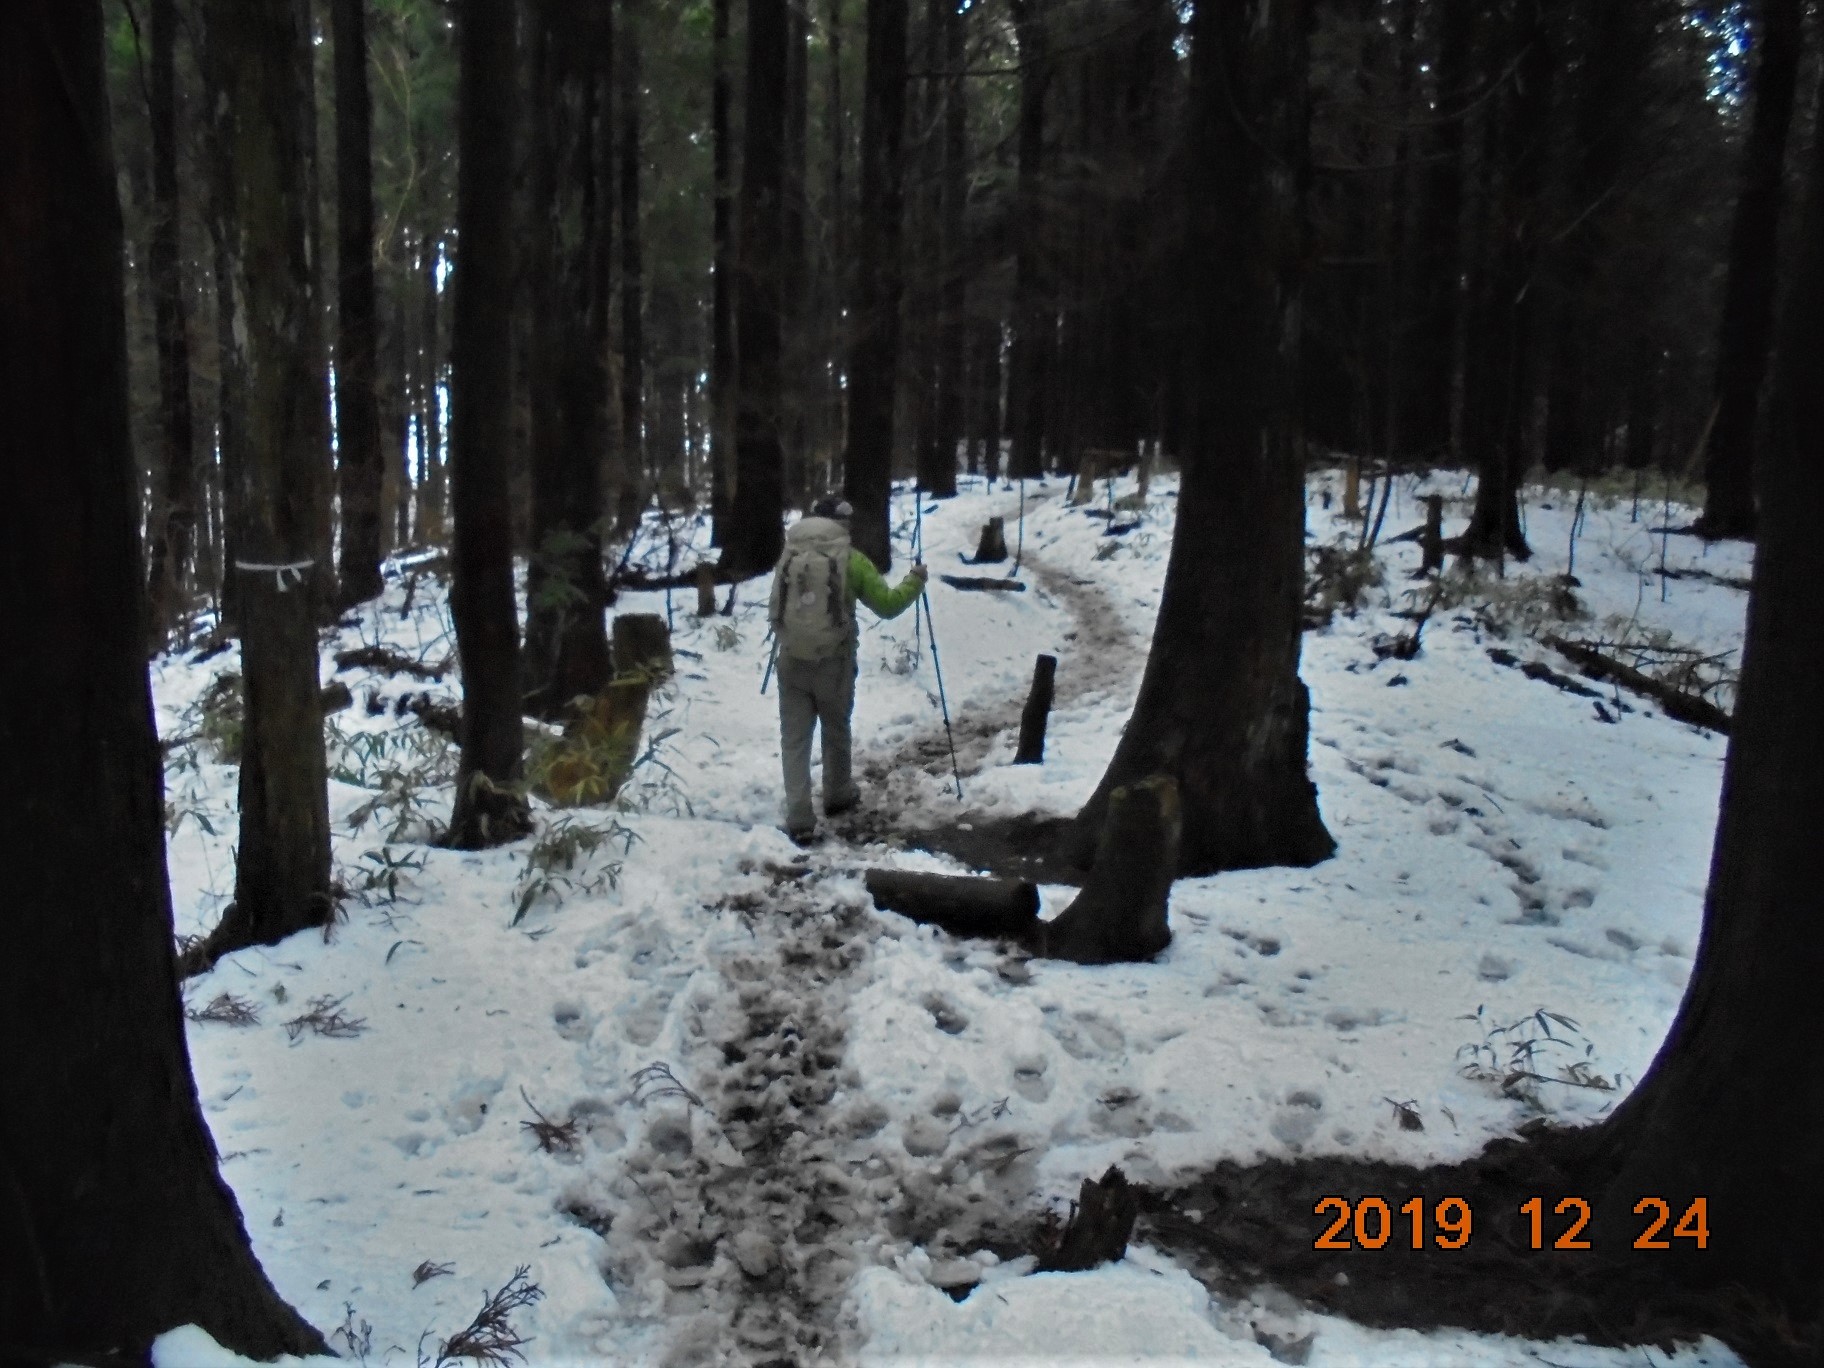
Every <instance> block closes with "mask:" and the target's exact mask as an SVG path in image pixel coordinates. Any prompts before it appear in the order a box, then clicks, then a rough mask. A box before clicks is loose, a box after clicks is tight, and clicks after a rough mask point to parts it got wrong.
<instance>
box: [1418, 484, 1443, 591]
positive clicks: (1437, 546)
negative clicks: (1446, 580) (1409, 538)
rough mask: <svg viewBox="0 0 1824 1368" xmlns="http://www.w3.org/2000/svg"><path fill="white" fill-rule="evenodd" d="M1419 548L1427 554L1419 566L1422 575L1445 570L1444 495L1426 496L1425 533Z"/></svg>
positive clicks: (1421, 536) (1420, 538) (1421, 537)
mask: <svg viewBox="0 0 1824 1368" xmlns="http://www.w3.org/2000/svg"><path fill="white" fill-rule="evenodd" d="M1419 546H1420V548H1421V549H1422V550H1423V551H1424V553H1425V560H1424V562H1423V564H1421V565H1420V566H1419V573H1420V574H1421V575H1428V574H1430V573H1431V572H1432V571H1434V570H1442V569H1443V568H1444V496H1443V495H1442V494H1427V495H1426V496H1425V531H1424V532H1423V533H1422V534H1421V535H1420V537H1419Z"/></svg>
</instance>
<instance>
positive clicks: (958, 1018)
mask: <svg viewBox="0 0 1824 1368" xmlns="http://www.w3.org/2000/svg"><path fill="white" fill-rule="evenodd" d="M924 1008H925V1010H926V1011H927V1012H929V1013H931V1020H932V1021H933V1022H935V1023H936V1025H937V1029H938V1030H940V1031H942V1032H943V1033H944V1034H945V1035H961V1034H962V1033H963V1032H964V1031H966V1030H968V1029H969V1017H968V1015H967V1014H966V1013H964V1012H963V1011H962V1010H961V1009H959V1008H958V1007H957V1005H956V1004H955V1003H953V1002H951V1001H950V1000H949V999H948V998H946V997H944V996H943V995H942V994H939V993H931V994H928V995H927V996H926V997H925V999H924Z"/></svg>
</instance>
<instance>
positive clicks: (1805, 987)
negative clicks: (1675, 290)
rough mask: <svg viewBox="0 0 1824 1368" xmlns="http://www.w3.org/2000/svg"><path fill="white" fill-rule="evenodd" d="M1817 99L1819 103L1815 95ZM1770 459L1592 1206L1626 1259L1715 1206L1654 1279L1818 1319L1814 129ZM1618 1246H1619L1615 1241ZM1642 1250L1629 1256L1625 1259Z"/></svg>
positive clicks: (1822, 312) (1822, 633) (1821, 468)
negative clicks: (1674, 957) (1650, 1216)
mask: <svg viewBox="0 0 1824 1368" xmlns="http://www.w3.org/2000/svg"><path fill="white" fill-rule="evenodd" d="M1820 109H1821V110H1824V100H1821V101H1820ZM1783 318H1784V322H1783V326H1782V330H1781V338H1780V346H1779V354H1778V361H1777V375H1776V383H1775V387H1774V391H1773V402H1772V404H1771V405H1770V409H1769V422H1768V428H1767V448H1766V460H1765V464H1764V465H1763V467H1762V471H1761V473H1762V478H1763V481H1764V483H1763V485H1762V489H1763V492H1764V495H1765V497H1764V499H1763V501H1762V505H1761V525H1760V546H1759V552H1758V554H1757V555H1756V557H1755V564H1754V581H1753V587H1752V589H1751V590H1750V591H1749V597H1748V631H1747V637H1746V639H1745V641H1744V643H1743V648H1742V676H1741V684H1740V687H1739V689H1738V691H1737V703H1736V709H1735V720H1734V731H1733V733H1732V735H1731V736H1730V740H1729V751H1728V755H1727V757H1726V758H1725V760H1724V763H1723V789H1722V806H1721V811H1720V814H1719V817H1718V821H1717V828H1716V844H1715V847H1714V850H1713V853H1712V856H1711V863H1710V884H1709V890H1708V893H1707V895H1706V897H1705V900H1704V922H1703V931H1702V934H1701V936H1700V938H1699V941H1698V948H1697V959H1696V962H1695V964H1694V965H1693V966H1692V972H1691V980H1690V983H1689V985H1688V987H1687V988H1686V991H1685V998H1684V1001H1683V1003H1682V1004H1681V1005H1680V1007H1679V1011H1678V1015H1677V1017H1676V1018H1675V1019H1674V1020H1673V1023H1672V1029H1671V1031H1670V1032H1669V1033H1668V1035H1667V1037H1666V1040H1665V1043H1664V1044H1663V1045H1662V1046H1661V1047H1660V1050H1659V1054H1658V1055H1657V1056H1656V1058H1655V1059H1654V1062H1653V1064H1652V1066H1651V1067H1650V1068H1649V1069H1648V1070H1647V1073H1646V1076H1645V1077H1644V1078H1642V1079H1641V1081H1640V1084H1639V1086H1638V1087H1636V1088H1635V1090H1634V1091H1633V1092H1632V1093H1631V1094H1630V1095H1629V1096H1628V1098H1627V1099H1626V1100H1625V1101H1624V1102H1623V1103H1622V1105H1621V1106H1620V1107H1619V1108H1618V1109H1617V1111H1616V1113H1615V1115H1614V1117H1613V1118H1612V1119H1611V1120H1610V1121H1609V1122H1608V1123H1606V1125H1605V1126H1604V1127H1603V1129H1602V1131H1600V1132H1598V1135H1599V1136H1600V1137H1601V1138H1602V1139H1603V1141H1604V1142H1605V1144H1606V1146H1607V1148H1608V1149H1609V1151H1610V1152H1611V1153H1613V1154H1614V1155H1616V1156H1617V1157H1618V1160H1619V1169H1618V1171H1617V1172H1616V1173H1615V1176H1614V1178H1613V1180H1612V1181H1611V1182H1610V1184H1609V1188H1608V1192H1607V1194H1606V1195H1605V1196H1604V1197H1603V1198H1602V1199H1600V1200H1593V1201H1592V1205H1593V1207H1594V1208H1595V1211H1596V1213H1597V1226H1596V1230H1595V1235H1594V1239H1595V1241H1596V1247H1597V1248H1598V1249H1599V1250H1600V1249H1603V1248H1605V1242H1604V1235H1605V1232H1606V1233H1607V1234H1608V1236H1609V1239H1608V1241H1607V1244H1606V1247H1608V1248H1610V1249H1614V1250H1619V1251H1627V1250H1628V1249H1629V1245H1630V1242H1631V1240H1632V1238H1633V1235H1634V1234H1635V1233H1637V1231H1636V1228H1635V1225H1634V1224H1633V1221H1634V1218H1633V1217H1632V1214H1631V1213H1632V1211H1633V1208H1634V1204H1635V1203H1636V1202H1637V1201H1639V1199H1640V1197H1641V1195H1642V1194H1651V1195H1653V1196H1657V1197H1659V1198H1661V1199H1663V1200H1664V1201H1665V1202H1667V1203H1668V1204H1670V1206H1671V1209H1672V1211H1673V1212H1674V1213H1678V1212H1682V1211H1684V1210H1685V1209H1686V1206H1687V1204H1688V1203H1690V1202H1691V1201H1692V1200H1693V1199H1695V1198H1697V1197H1704V1198H1706V1199H1707V1201H1708V1209H1709V1225H1710V1238H1709V1241H1708V1248H1705V1249H1703V1250H1701V1251H1699V1250H1697V1249H1695V1247H1694V1242H1693V1241H1690V1240H1680V1239H1674V1240H1672V1241H1671V1245H1672V1249H1671V1250H1670V1251H1668V1252H1665V1253H1661V1254H1656V1255H1655V1256H1654V1269H1655V1275H1656V1276H1658V1274H1659V1271H1660V1270H1662V1269H1663V1270H1664V1274H1665V1276H1667V1277H1671V1278H1676V1279H1679V1280H1682V1281H1690V1282H1698V1283H1703V1284H1706V1285H1709V1286H1727V1285H1730V1284H1739V1285H1740V1286H1742V1287H1745V1288H1748V1289H1750V1290H1752V1291H1754V1292H1757V1293H1762V1294H1765V1295H1767V1296H1769V1297H1771V1298H1772V1299H1773V1300H1775V1301H1776V1302H1778V1303H1783V1304H1785V1305H1786V1306H1789V1307H1794V1308H1797V1307H1804V1306H1810V1307H1811V1308H1812V1314H1813V1315H1815V1314H1816V1306H1817V1300H1816V1299H1817V1295H1818V1289H1819V1283H1820V1278H1821V1277H1824V1244H1821V1243H1820V1242H1819V1241H1818V1240H1817V1239H1815V1238H1812V1237H1811V1232H1815V1231H1816V1230H1817V1229H1818V1228H1819V1223H1820V1222H1821V1221H1824V1157H1821V1154H1820V1150H1819V1148H1818V1143H1817V1139H1818V1133H1819V1129H1820V1126H1821V1125H1824V1061H1821V1060H1820V1058H1819V1056H1818V1055H1817V1053H1816V1051H1811V1050H1804V1049H1800V1050H1796V1051H1795V1050H1794V1049H1793V1043H1794V1042H1796V1041H1808V1040H1813V1039H1815V1038H1816V1035H1817V1008H1816V1002H1817V984H1818V981H1819V977H1820V975H1824V922H1820V921H1819V919H1818V918H1817V917H1816V916H1812V915H1806V914H1805V912H1804V909H1806V908H1809V907H1812V906H1814V905H1815V901H1816V882H1817V776H1818V773H1819V772H1820V769H1821V768H1824V718H1821V717H1820V715H1819V712H1818V708H1817V689H1816V685H1815V683H1814V682H1813V681H1814V680H1815V672H1816V668H1817V661H1818V660H1819V659H1820V658H1824V619H1821V618H1820V617H1819V615H1818V612H1817V608H1816V602H1815V596H1816V588H1817V585H1818V582H1819V577H1820V576H1824V539H1820V538H1819V537H1818V535H1817V531H1816V528H1815V527H1813V526H1812V525H1811V520H1812V518H1813V516H1814V513H1815V510H1816V509H1817V507H1818V506H1819V501H1820V500H1824V385H1820V384H1819V383H1818V376H1819V374H1820V373H1821V372H1824V139H1819V140H1816V141H1815V143H1814V147H1813V152H1812V165H1811V168H1810V193H1809V197H1808V204H1807V207H1806V211H1805V219H1804V224H1803V227H1802V229H1801V234H1800V246H1799V249H1798V261H1797V263H1796V265H1795V268H1794V280H1793V288H1792V290H1791V291H1790V293H1789V294H1788V296H1787V300H1786V304H1785V308H1784V311H1783ZM1618 1257H1622V1258H1625V1257H1627V1254H1626V1253H1625V1252H1624V1253H1622V1254H1620V1255H1619V1256H1618ZM1636 1257H1638V1256H1636Z"/></svg>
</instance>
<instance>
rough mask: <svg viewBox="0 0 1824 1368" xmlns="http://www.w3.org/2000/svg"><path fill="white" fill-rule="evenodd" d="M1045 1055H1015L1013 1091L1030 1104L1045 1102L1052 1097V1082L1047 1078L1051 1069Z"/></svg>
mask: <svg viewBox="0 0 1824 1368" xmlns="http://www.w3.org/2000/svg"><path fill="white" fill-rule="evenodd" d="M1049 1064H1050V1061H1048V1060H1047V1059H1046V1058H1045V1056H1044V1055H1015V1056H1014V1058H1013V1090H1014V1091H1015V1092H1017V1093H1018V1094H1019V1095H1020V1096H1021V1097H1023V1098H1025V1099H1026V1100H1027V1101H1028V1102H1043V1101H1044V1100H1045V1099H1046V1098H1048V1097H1050V1096H1051V1080H1050V1079H1049V1078H1047V1077H1045V1071H1046V1069H1047V1068H1048V1067H1049Z"/></svg>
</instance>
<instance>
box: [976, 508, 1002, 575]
mask: <svg viewBox="0 0 1824 1368" xmlns="http://www.w3.org/2000/svg"><path fill="white" fill-rule="evenodd" d="M1006 559H1007V519H1005V518H990V519H988V521H987V522H985V523H983V524H982V535H981V539H980V540H979V541H977V542H976V544H975V555H974V557H973V558H972V559H971V561H970V563H971V564H972V565H990V564H995V563H998V562H1000V561H1004V560H1006Z"/></svg>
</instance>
